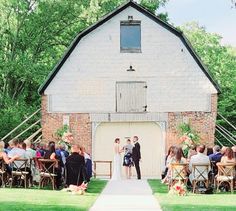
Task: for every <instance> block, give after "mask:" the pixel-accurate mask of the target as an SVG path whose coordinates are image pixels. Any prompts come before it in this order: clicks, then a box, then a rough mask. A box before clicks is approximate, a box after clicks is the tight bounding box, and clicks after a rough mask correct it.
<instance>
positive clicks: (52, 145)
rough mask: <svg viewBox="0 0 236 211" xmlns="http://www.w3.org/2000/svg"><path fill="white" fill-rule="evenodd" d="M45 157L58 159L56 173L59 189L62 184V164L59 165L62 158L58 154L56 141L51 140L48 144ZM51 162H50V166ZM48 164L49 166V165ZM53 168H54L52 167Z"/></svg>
mask: <svg viewBox="0 0 236 211" xmlns="http://www.w3.org/2000/svg"><path fill="white" fill-rule="evenodd" d="M44 159H51V160H55V161H56V165H55V173H56V175H57V176H56V188H57V189H59V188H60V186H61V166H60V165H59V163H60V160H59V158H58V156H57V154H56V149H55V142H53V141H51V142H49V145H48V150H46V153H45V154H44ZM50 165H51V164H49V166H50ZM49 166H47V167H49ZM51 170H52V169H51Z"/></svg>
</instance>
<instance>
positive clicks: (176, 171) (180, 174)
mask: <svg viewBox="0 0 236 211" xmlns="http://www.w3.org/2000/svg"><path fill="white" fill-rule="evenodd" d="M170 169H171V180H185V179H186V178H187V171H186V170H187V164H186V163H172V164H171V165H170Z"/></svg>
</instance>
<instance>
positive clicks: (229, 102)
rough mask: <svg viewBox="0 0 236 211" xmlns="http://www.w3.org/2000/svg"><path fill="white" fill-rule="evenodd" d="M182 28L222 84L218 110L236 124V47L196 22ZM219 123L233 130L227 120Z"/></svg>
mask: <svg viewBox="0 0 236 211" xmlns="http://www.w3.org/2000/svg"><path fill="white" fill-rule="evenodd" d="M181 30H182V31H183V32H184V34H186V35H187V37H188V39H189V40H190V42H191V44H192V45H193V47H194V49H195V51H196V52H197V54H198V55H199V56H200V58H201V60H202V61H203V63H204V64H205V65H206V66H207V68H208V70H209V71H210V73H211V74H212V75H213V77H214V78H215V79H216V81H217V82H218V83H219V85H220V88H221V91H222V93H221V94H220V95H219V100H218V112H219V113H221V114H222V115H223V116H224V117H226V118H227V119H228V120H229V121H230V122H231V123H233V124H234V125H236V83H235V81H236V49H235V48H232V47H230V46H224V45H222V44H221V37H220V36H219V35H218V34H214V33H209V32H207V31H206V29H205V28H204V27H201V26H199V25H198V24H197V23H196V22H192V23H188V24H186V25H184V26H182V27H181ZM218 123H220V124H221V125H223V126H225V127H226V128H228V129H229V130H231V131H232V132H233V130H232V128H231V127H229V125H228V124H226V122H225V121H222V120H218Z"/></svg>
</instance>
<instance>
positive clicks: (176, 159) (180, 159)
mask: <svg viewBox="0 0 236 211" xmlns="http://www.w3.org/2000/svg"><path fill="white" fill-rule="evenodd" d="M186 162H187V161H186V159H185V158H184V155H183V150H182V148H181V147H175V148H174V150H173V156H172V157H171V159H170V161H169V164H168V166H167V167H168V171H167V175H166V177H165V178H164V179H163V180H162V183H168V182H169V179H170V176H171V168H170V167H171V164H176V163H180V164H183V163H186Z"/></svg>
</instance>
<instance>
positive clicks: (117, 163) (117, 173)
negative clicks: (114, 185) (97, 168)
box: [111, 138, 122, 180]
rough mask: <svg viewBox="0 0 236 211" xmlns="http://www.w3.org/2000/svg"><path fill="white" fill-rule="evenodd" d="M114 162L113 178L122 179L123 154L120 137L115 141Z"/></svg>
mask: <svg viewBox="0 0 236 211" xmlns="http://www.w3.org/2000/svg"><path fill="white" fill-rule="evenodd" d="M114 152H115V155H114V162H113V173H112V178H111V179H112V180H121V155H120V153H121V152H122V150H121V149H120V139H119V138H116V139H115V143H114Z"/></svg>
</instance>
